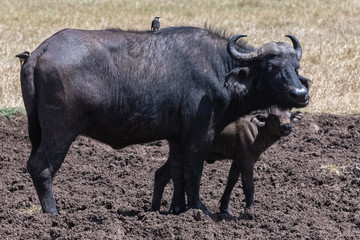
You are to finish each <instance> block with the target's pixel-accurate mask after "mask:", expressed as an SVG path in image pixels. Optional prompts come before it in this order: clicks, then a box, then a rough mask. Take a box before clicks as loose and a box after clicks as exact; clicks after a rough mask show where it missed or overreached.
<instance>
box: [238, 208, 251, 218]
mask: <svg viewBox="0 0 360 240" xmlns="http://www.w3.org/2000/svg"><path fill="white" fill-rule="evenodd" d="M240 218H241V219H246V220H253V219H254V209H253V208H245V211H244V213H243V214H241V216H240Z"/></svg>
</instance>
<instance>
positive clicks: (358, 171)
mask: <svg viewBox="0 0 360 240" xmlns="http://www.w3.org/2000/svg"><path fill="white" fill-rule="evenodd" d="M353 173H354V174H355V175H356V176H357V177H360V166H359V165H358V164H357V163H355V166H354V168H353Z"/></svg>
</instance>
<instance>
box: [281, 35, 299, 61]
mask: <svg viewBox="0 0 360 240" xmlns="http://www.w3.org/2000/svg"><path fill="white" fill-rule="evenodd" d="M285 36H286V37H288V38H290V39H291V41H292V43H293V45H294V49H295V51H296V56H297V60H298V61H300V60H301V56H302V48H301V44H300V42H299V40H297V39H296V37H294V36H293V35H290V34H287V35H285Z"/></svg>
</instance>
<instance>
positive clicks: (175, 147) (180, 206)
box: [156, 142, 186, 214]
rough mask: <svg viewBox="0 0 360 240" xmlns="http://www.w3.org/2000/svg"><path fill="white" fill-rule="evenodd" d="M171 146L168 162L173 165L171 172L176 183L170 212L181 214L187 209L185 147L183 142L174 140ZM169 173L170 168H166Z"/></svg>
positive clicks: (170, 143)
mask: <svg viewBox="0 0 360 240" xmlns="http://www.w3.org/2000/svg"><path fill="white" fill-rule="evenodd" d="M169 148H170V152H169V159H168V163H170V166H171V167H170V174H171V178H172V180H173V184H174V194H173V198H172V201H171V205H170V212H171V213H173V214H180V213H182V212H185V211H186V201H185V181H184V164H183V153H184V148H183V146H182V145H181V144H177V143H174V142H169ZM163 170H166V168H164V169H163ZM168 173H169V172H168V170H166V174H168ZM163 183H164V182H163ZM156 194H158V193H156Z"/></svg>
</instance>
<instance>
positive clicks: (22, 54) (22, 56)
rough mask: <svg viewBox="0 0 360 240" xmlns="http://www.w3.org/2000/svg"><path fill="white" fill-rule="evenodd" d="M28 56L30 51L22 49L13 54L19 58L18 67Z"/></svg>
mask: <svg viewBox="0 0 360 240" xmlns="http://www.w3.org/2000/svg"><path fill="white" fill-rule="evenodd" d="M29 56H30V52H28V51H24V52H22V53H19V54H17V55H16V56H15V57H17V58H19V60H20V67H21V66H22V65H23V64H24V62H25V61H26V59H28V58H29Z"/></svg>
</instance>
